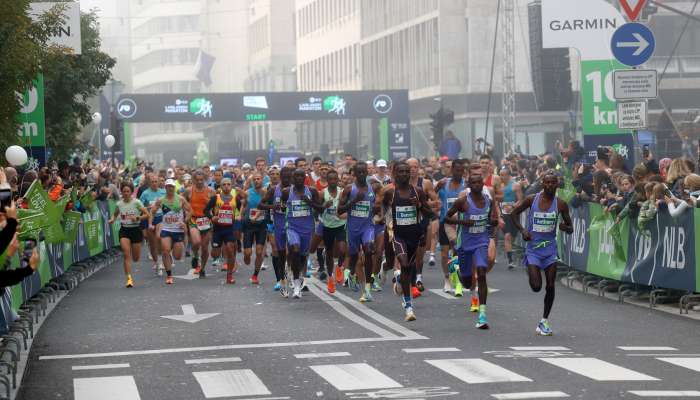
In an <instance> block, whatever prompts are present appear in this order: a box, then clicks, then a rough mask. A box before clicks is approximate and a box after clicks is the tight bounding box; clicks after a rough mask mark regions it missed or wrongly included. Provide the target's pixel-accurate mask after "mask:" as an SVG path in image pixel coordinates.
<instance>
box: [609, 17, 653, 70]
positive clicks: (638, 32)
mask: <svg viewBox="0 0 700 400" xmlns="http://www.w3.org/2000/svg"><path fill="white" fill-rule="evenodd" d="M610 47H611V48H612V53H613V55H614V56H615V58H616V59H617V61H619V62H621V63H622V64H625V65H629V66H630V67H636V66H638V65H642V64H644V63H645V62H647V61H648V60H649V59H650V58H651V56H652V55H653V54H654V49H655V48H656V40H655V39H654V34H653V33H652V32H651V30H650V29H649V28H647V27H646V26H645V25H642V24H639V23H636V22H633V23H629V24H624V25H622V26H621V27H619V28H618V29H617V30H616V31H615V33H614V34H613V37H612V40H611V43H610Z"/></svg>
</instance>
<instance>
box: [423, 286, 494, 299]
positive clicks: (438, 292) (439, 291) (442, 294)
mask: <svg viewBox="0 0 700 400" xmlns="http://www.w3.org/2000/svg"><path fill="white" fill-rule="evenodd" d="M428 291H429V292H430V293H434V294H436V295H438V296H440V297H443V298H445V299H447V300H460V299H464V298H466V297H468V296H469V293H470V291H469V290H464V294H463V295H462V297H456V296H455V295H454V294H452V293H445V291H444V290H442V289H428ZM500 291H501V289H494V288H489V294H494V293H497V292H500Z"/></svg>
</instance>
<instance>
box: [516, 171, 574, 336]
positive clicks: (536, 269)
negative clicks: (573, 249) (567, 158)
mask: <svg viewBox="0 0 700 400" xmlns="http://www.w3.org/2000/svg"><path fill="white" fill-rule="evenodd" d="M557 187H559V177H558V176H557V175H556V174H555V173H554V172H552V171H549V172H546V173H545V174H544V177H543V179H542V191H541V192H539V193H537V194H534V195H530V196H528V197H526V198H525V200H523V201H522V202H520V203H518V205H516V206H515V209H513V213H512V214H511V215H510V217H511V219H512V221H513V224H514V225H515V227H516V228H517V229H518V231H519V232H520V233H521V234H522V235H523V240H525V241H526V242H527V247H526V248H525V258H524V260H523V261H524V263H525V265H527V273H528V276H529V281H530V288H532V290H533V291H534V292H539V291H540V290H542V273H541V272H540V271H544V274H545V278H546V287H545V296H544V312H543V314H542V319H541V320H540V322H539V323H538V324H537V329H536V330H535V331H536V332H537V334H539V335H542V336H551V335H552V333H553V332H552V326H551V324H550V323H549V313H550V312H551V311H552V305H553V304H554V288H555V280H556V277H557V221H558V220H559V215H560V214H561V217H562V222H561V223H559V230H561V231H563V232H566V233H568V234H571V233H572V232H573V231H574V230H573V227H572V225H571V217H570V216H569V206H568V205H567V204H566V202H565V201H564V200H561V199H559V198H558V197H557ZM525 210H528V216H527V229H525V228H523V226H522V225H521V224H520V218H519V216H520V214H521V213H522V212H523V211H525Z"/></svg>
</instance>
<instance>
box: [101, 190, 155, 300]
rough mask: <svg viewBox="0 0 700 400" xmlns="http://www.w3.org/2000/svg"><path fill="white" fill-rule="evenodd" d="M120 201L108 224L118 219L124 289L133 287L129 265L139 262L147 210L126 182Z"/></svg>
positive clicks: (147, 216) (147, 215)
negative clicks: (124, 277) (133, 195)
mask: <svg viewBox="0 0 700 400" xmlns="http://www.w3.org/2000/svg"><path fill="white" fill-rule="evenodd" d="M121 191H122V199H121V200H119V201H118V202H117V208H116V209H115V210H114V215H112V218H110V219H109V224H110V225H111V224H113V223H114V221H115V220H116V219H117V218H118V217H119V218H120V222H121V227H120V228H119V244H120V245H121V248H122V253H124V274H125V275H126V287H128V288H131V287H134V280H133V278H132V277H131V264H132V261H133V262H139V259H140V258H141V242H143V232H142V231H141V228H140V224H141V221H146V220H147V219H148V218H149V215H150V214H148V210H147V209H146V207H144V206H143V204H142V203H141V201H140V200H138V199H135V198H133V197H132V193H133V192H134V185H133V184H131V183H128V182H124V183H122V186H121Z"/></svg>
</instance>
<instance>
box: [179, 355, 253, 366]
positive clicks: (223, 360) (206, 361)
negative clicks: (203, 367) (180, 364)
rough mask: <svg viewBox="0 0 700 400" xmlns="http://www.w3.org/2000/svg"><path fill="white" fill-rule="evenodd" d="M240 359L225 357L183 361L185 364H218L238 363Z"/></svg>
mask: <svg viewBox="0 0 700 400" xmlns="http://www.w3.org/2000/svg"><path fill="white" fill-rule="evenodd" d="M240 361H241V358H240V357H226V358H196V359H194V360H185V364H188V365H192V364H218V363H227V362H240Z"/></svg>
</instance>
